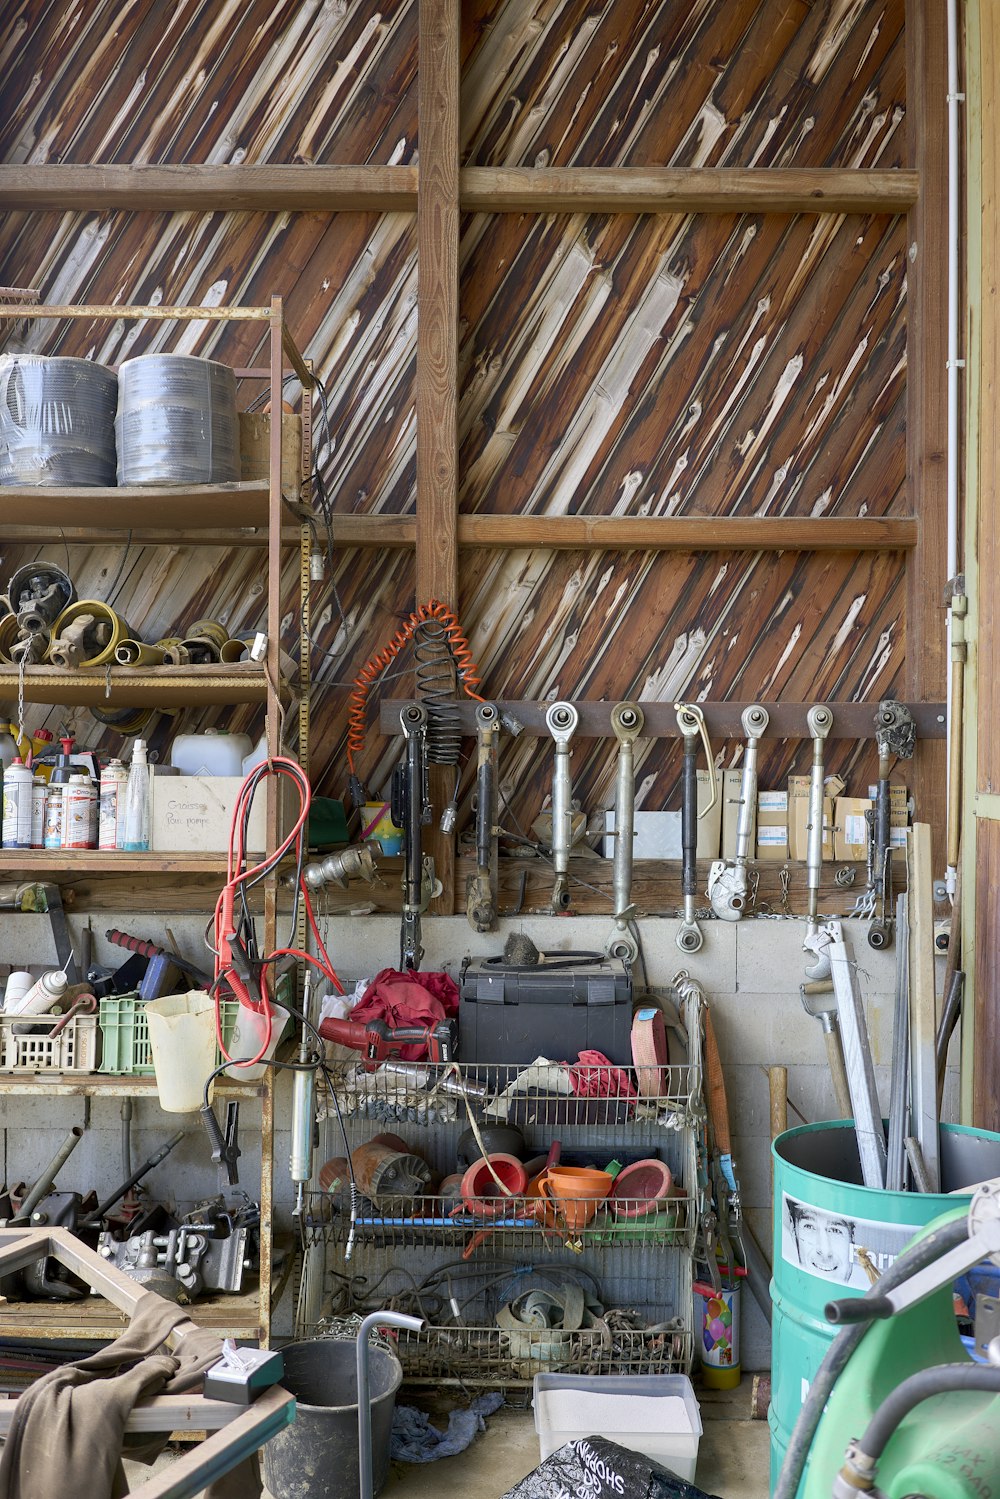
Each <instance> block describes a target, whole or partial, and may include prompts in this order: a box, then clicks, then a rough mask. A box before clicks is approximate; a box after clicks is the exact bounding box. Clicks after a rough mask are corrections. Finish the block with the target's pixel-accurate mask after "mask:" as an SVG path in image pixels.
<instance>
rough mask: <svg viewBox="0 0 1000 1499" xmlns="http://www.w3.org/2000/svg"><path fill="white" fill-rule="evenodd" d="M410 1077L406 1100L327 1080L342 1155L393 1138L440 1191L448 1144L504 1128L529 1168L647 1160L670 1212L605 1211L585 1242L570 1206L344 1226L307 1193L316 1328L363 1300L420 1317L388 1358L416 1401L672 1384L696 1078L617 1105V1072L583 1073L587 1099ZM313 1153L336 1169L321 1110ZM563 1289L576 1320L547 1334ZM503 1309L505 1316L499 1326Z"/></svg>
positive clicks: (486, 1081) (495, 1207) (388, 1084)
mask: <svg viewBox="0 0 1000 1499" xmlns="http://www.w3.org/2000/svg"><path fill="white" fill-rule="evenodd" d="M557 1070H558V1069H557ZM419 1071H420V1074H421V1075H423V1076H425V1077H426V1081H425V1082H423V1081H422V1082H421V1086H419V1087H413V1086H410V1085H408V1083H407V1080H406V1079H405V1078H400V1077H399V1076H395V1075H393V1073H392V1072H391V1071H383V1070H382V1069H376V1070H375V1071H373V1072H368V1071H366V1070H365V1068H364V1066H363V1065H360V1064H354V1063H344V1064H339V1065H338V1066H336V1067H335V1068H334V1070H333V1080H334V1084H335V1087H336V1101H337V1103H338V1104H339V1106H340V1111H341V1114H342V1115H343V1117H344V1121H345V1125H346V1128H347V1131H348V1136H349V1139H350V1141H351V1145H352V1149H353V1148H356V1147H357V1146H358V1145H361V1144H363V1143H365V1142H366V1141H368V1140H370V1139H371V1138H372V1137H373V1136H374V1135H376V1134H379V1133H382V1132H391V1133H393V1134H397V1135H399V1136H400V1137H401V1138H402V1139H403V1140H404V1141H405V1142H406V1144H407V1146H408V1147H409V1148H410V1149H411V1150H413V1151H414V1152H415V1153H418V1154H420V1155H422V1156H423V1157H424V1159H425V1160H426V1161H427V1163H428V1164H429V1165H430V1167H431V1169H432V1171H433V1172H434V1175H435V1177H436V1178H438V1179H440V1177H442V1176H444V1175H447V1174H448V1173H450V1172H453V1171H454V1170H455V1169H456V1168H455V1151H456V1143H457V1141H458V1138H459V1136H460V1135H461V1134H462V1133H463V1132H464V1131H465V1130H467V1129H468V1128H469V1125H470V1119H472V1118H474V1119H475V1121H476V1123H477V1125H478V1126H479V1127H480V1129H482V1128H483V1127H486V1126H488V1125H490V1124H497V1123H510V1124H516V1125H517V1126H518V1127H519V1128H520V1129H521V1131H522V1133H523V1134H524V1137H525V1140H526V1142H527V1145H528V1148H529V1152H530V1154H532V1155H534V1154H537V1155H544V1154H545V1153H546V1151H547V1150H548V1147H549V1145H550V1144H551V1142H552V1141H553V1140H556V1139H557V1140H559V1142H560V1145H561V1149H562V1156H563V1158H564V1160H567V1161H572V1162H573V1163H574V1164H579V1165H583V1164H594V1165H598V1166H604V1165H607V1164H608V1163H610V1162H611V1161H612V1160H618V1161H621V1162H623V1163H628V1162H631V1161H635V1160H637V1159H641V1158H644V1157H649V1156H653V1155H655V1156H657V1157H658V1158H659V1159H660V1160H662V1161H664V1162H666V1164H667V1165H668V1166H669V1167H670V1170H671V1174H672V1176H673V1183H674V1184H673V1187H672V1189H671V1195H670V1196H669V1197H667V1198H665V1199H664V1200H663V1201H662V1203H658V1204H655V1205H654V1207H653V1209H652V1210H650V1204H649V1202H648V1201H647V1200H645V1199H640V1198H629V1197H623V1198H621V1199H620V1200H617V1201H616V1202H615V1203H614V1204H613V1205H611V1206H603V1207H600V1208H598V1210H597V1211H596V1212H595V1213H594V1215H593V1216H592V1217H590V1218H589V1221H587V1222H586V1223H585V1224H576V1222H575V1209H574V1205H573V1204H571V1203H567V1204H565V1205H564V1210H560V1208H559V1207H558V1206H556V1207H553V1206H552V1204H550V1203H547V1202H545V1201H544V1199H542V1198H540V1197H538V1196H528V1197H524V1196H514V1197H510V1198H507V1199H503V1198H501V1197H496V1198H494V1199H492V1200H491V1201H490V1202H489V1203H488V1204H487V1205H486V1207H485V1209H484V1210H483V1211H478V1210H477V1211H469V1209H468V1206H467V1205H466V1204H463V1202H462V1199H461V1198H460V1197H459V1198H456V1197H455V1196H454V1195H452V1196H442V1195H440V1193H433V1194H432V1195H429V1196H424V1197H420V1198H416V1199H414V1198H408V1199H407V1198H402V1197H397V1198H391V1197H390V1198H385V1197H380V1198H376V1199H370V1198H366V1197H364V1196H363V1195H359V1199H358V1202H357V1208H356V1214H355V1218H354V1222H353V1225H352V1221H351V1212H350V1196H349V1193H348V1192H347V1191H346V1189H344V1188H341V1189H339V1190H338V1189H334V1190H332V1191H328V1192H313V1193H311V1194H310V1195H309V1199H308V1203H307V1212H306V1215H305V1217H304V1220H303V1233H304V1236H305V1243H306V1249H307V1254H308V1255H311V1256H313V1257H314V1259H323V1258H325V1266H326V1286H325V1292H326V1294H325V1296H324V1300H323V1305H322V1308H321V1310H322V1312H323V1313H324V1314H327V1315H333V1316H339V1315H343V1314H345V1313H348V1312H352V1311H354V1310H361V1309H366V1308H367V1303H368V1301H369V1300H371V1301H372V1302H373V1303H374V1302H378V1303H379V1304H380V1305H381V1304H384V1305H393V1306H396V1307H397V1308H398V1309H401V1310H402V1309H406V1310H413V1311H416V1312H417V1313H418V1314H420V1315H423V1316H424V1317H425V1318H426V1319H427V1321H428V1324H429V1326H428V1328H427V1329H426V1330H425V1331H424V1332H422V1333H418V1334H401V1335H400V1339H399V1345H398V1346H399V1356H400V1358H401V1360H402V1363H403V1367H404V1370H405V1373H406V1378H407V1379H408V1380H410V1381H413V1382H419V1383H428V1384H440V1383H446V1382H460V1383H462V1384H465V1385H468V1384H475V1385H495V1386H514V1385H525V1384H530V1383H531V1381H532V1379H533V1378H534V1375H535V1374H536V1373H539V1372H543V1371H548V1372H555V1371H558V1370H564V1371H566V1370H574V1371H576V1372H589V1373H602V1374H638V1373H670V1372H680V1371H686V1370H688V1369H689V1368H690V1365H691V1360H692V1356H693V1341H692V1291H691V1286H692V1264H693V1257H694V1251H695V1240H696V1232H697V1227H698V1217H699V1210H700V1189H699V1180H698V1165H697V1150H696V1134H697V1130H698V1126H699V1122H700V1120H701V1118H702V1103H701V1080H700V1079H701V1071H700V1060H699V1059H697V1058H696V1059H695V1063H694V1065H693V1066H691V1065H688V1064H684V1065H677V1064H675V1065H672V1066H669V1067H663V1068H644V1069H641V1070H640V1072H639V1073H638V1074H636V1073H635V1072H634V1070H633V1071H630V1073H629V1076H630V1078H631V1079H632V1080H633V1081H632V1088H633V1093H632V1096H626V1095H625V1094H623V1093H622V1092H620V1091H616V1090H617V1089H619V1088H620V1077H621V1074H620V1072H619V1071H618V1069H614V1070H611V1069H594V1070H593V1075H592V1078H591V1086H592V1087H593V1088H594V1090H595V1091H594V1092H593V1094H590V1095H588V1096H583V1095H579V1094H574V1093H572V1092H570V1091H565V1092H564V1091H561V1089H560V1088H558V1087H555V1088H554V1087H553V1085H552V1077H551V1075H550V1076H549V1077H547V1078H546V1079H545V1080H544V1082H543V1083H542V1084H541V1085H539V1084H538V1083H537V1082H536V1083H534V1084H533V1083H532V1078H531V1073H530V1072H529V1071H526V1069H525V1068H523V1067H514V1066H490V1067H479V1068H477V1067H468V1068H463V1069H462V1070H461V1072H455V1070H454V1069H453V1068H451V1069H450V1068H446V1067H443V1066H438V1067H435V1066H431V1065H425V1064H423V1063H421V1064H419ZM605 1073H606V1076H605V1075H604V1074H605ZM565 1077H566V1078H567V1080H568V1078H569V1073H568V1071H567V1072H566V1073H565ZM459 1078H460V1079H462V1080H463V1082H464V1086H463V1085H461V1084H459V1083H458V1081H457V1079H459ZM449 1079H451V1080H452V1081H451V1082H450V1083H449ZM636 1082H637V1083H638V1088H636V1086H635V1084H636ZM473 1085H474V1086H473ZM566 1087H567V1089H569V1087H570V1084H569V1082H568V1081H567V1083H566ZM449 1089H450V1090H449ZM325 1143H326V1147H327V1149H328V1151H329V1153H330V1155H331V1156H334V1157H336V1156H339V1155H341V1154H342V1152H343V1149H344V1144H343V1138H342V1136H341V1133H340V1129H339V1125H338V1124H337V1122H336V1111H335V1109H334V1107H333V1104H332V1101H331V1103H330V1104H329V1105H328V1109H327V1126H326V1137H325ZM348 1249H350V1257H349V1258H348ZM571 1287H580V1288H581V1289H582V1291H583V1304H582V1315H581V1316H579V1317H574V1319H573V1320H574V1325H573V1326H570V1327H566V1328H564V1327H562V1326H560V1325H558V1323H556V1325H549V1326H547V1325H546V1314H545V1312H544V1309H543V1308H544V1305H545V1303H546V1298H548V1297H550V1296H551V1293H553V1292H555V1293H556V1295H559V1294H564V1293H565V1290H566V1289H567V1288H571ZM533 1291H536V1292H538V1293H539V1295H538V1296H537V1297H536V1299H535V1301H534V1302H533V1303H532V1302H531V1301H530V1296H531V1293H532V1292H533ZM549 1305H550V1306H551V1305H552V1303H551V1301H550V1302H549ZM511 1307H514V1308H518V1307H520V1312H519V1313H518V1314H517V1315H516V1316H515V1319H514V1320H513V1321H512V1318H511V1316H510V1315H509V1314H508V1312H506V1311H505V1308H511ZM316 1325H317V1324H315V1323H314V1324H312V1326H311V1327H310V1326H306V1327H300V1329H299V1331H300V1334H301V1333H302V1332H306V1331H309V1330H314V1329H315V1326H316ZM318 1325H320V1326H321V1325H322V1321H320V1322H319V1324H318Z"/></svg>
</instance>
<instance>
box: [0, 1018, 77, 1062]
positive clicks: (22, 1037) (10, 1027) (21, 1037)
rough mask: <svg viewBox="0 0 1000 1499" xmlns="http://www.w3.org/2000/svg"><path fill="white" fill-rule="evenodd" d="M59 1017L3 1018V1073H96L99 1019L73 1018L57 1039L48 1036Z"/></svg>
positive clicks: (0, 1046) (0, 1044)
mask: <svg viewBox="0 0 1000 1499" xmlns="http://www.w3.org/2000/svg"><path fill="white" fill-rule="evenodd" d="M58 1018H59V1017H58V1016H57V1015H10V1016H7V1017H0V1057H2V1058H3V1061H2V1064H0V1070H2V1071H4V1072H94V1071H96V1069H97V1037H98V1029H97V1016H96V1015H74V1016H72V1018H71V1019H70V1022H69V1024H68V1025H67V1026H66V1028H65V1030H62V1031H60V1032H59V1035H58V1036H52V1035H50V1034H49V1032H50V1031H51V1030H52V1027H53V1026H54V1025H55V1024H56V1021H57V1020H58ZM15 1027H16V1028H17V1029H16V1030H15Z"/></svg>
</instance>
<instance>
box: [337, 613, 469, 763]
mask: <svg viewBox="0 0 1000 1499" xmlns="http://www.w3.org/2000/svg"><path fill="white" fill-rule="evenodd" d="M428 622H434V623H435V624H436V625H437V627H438V629H439V630H440V631H441V634H442V635H443V636H444V637H445V638H446V642H447V647H448V652H449V654H450V655H451V657H452V658H453V660H454V664H455V670H456V672H457V675H458V678H459V680H460V681H461V683H462V691H463V692H464V693H465V695H466V697H471V698H472V699H474V701H475V702H477V703H481V702H482V701H483V699H482V698H481V697H480V696H479V694H478V692H476V691H475V689H476V688H477V687H478V686H479V672H478V669H477V667H476V663H475V661H474V660H473V658H472V651H471V650H470V648H469V642H468V641H467V640H466V638H465V635H464V633H463V631H462V626H461V625H460V624H459V622H458V619H457V618H456V616H455V614H454V612H453V611H452V610H451V609H449V608H448V606H447V604H442V603H441V602H440V600H438V599H431V601H430V603H427V604H421V605H420V607H419V609H415V610H414V611H413V613H412V614H411V615H410V617H409V619H407V620H406V621H405V622H404V624H403V626H402V628H401V629H400V630H398V631H397V633H396V634H395V636H394V637H393V638H392V640H390V642H389V644H388V645H387V646H386V647H385V649H384V650H381V651H379V652H378V653H377V654H376V655H374V656H373V657H372V658H371V660H370V661H369V662H367V663H366V665H365V666H363V667H362V669H361V670H360V671H359V672H358V675H357V676H356V677H355V679H354V687H353V689H352V691H351V696H350V704H349V707H348V712H347V764H348V767H349V769H350V772H351V774H352V775H353V774H354V757H355V755H358V754H360V753H361V751H362V750H363V749H364V747H365V709H366V706H367V703H368V693H369V691H370V690H371V687H372V686H373V684H374V683H375V682H376V681H377V680H378V678H379V677H380V676H381V675H382V673H383V671H385V669H386V667H387V666H388V665H390V663H391V662H393V661H394V660H395V659H396V657H397V656H398V655H399V653H400V651H401V650H402V649H403V647H404V646H405V645H406V643H407V641H408V640H410V639H411V638H412V637H413V635H414V634H415V632H416V631H417V629H418V628H419V627H420V626H421V625H424V624H426V623H428ZM428 716H430V715H428ZM431 758H433V756H432V757H431ZM435 763H441V762H435ZM444 763H451V764H454V763H455V762H454V761H451V762H444Z"/></svg>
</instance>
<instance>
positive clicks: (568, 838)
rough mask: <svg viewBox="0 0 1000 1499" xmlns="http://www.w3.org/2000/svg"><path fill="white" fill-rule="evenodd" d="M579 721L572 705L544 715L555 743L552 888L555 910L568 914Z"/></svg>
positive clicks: (554, 706) (552, 707)
mask: <svg viewBox="0 0 1000 1499" xmlns="http://www.w3.org/2000/svg"><path fill="white" fill-rule="evenodd" d="M579 722H580V715H579V713H578V712H577V711H576V709H575V708H574V707H573V704H572V703H552V704H551V705H550V706H549V708H548V710H547V712H546V714H545V726H546V728H547V729H548V731H549V733H550V734H551V735H552V738H553V739H554V740H555V746H556V748H555V760H554V762H553V766H552V867H553V869H554V870H555V875H556V877H555V881H554V883H553V886H552V909H553V911H565V910H566V908H567V907H568V905H569V901H570V894H569V853H570V849H571V848H572V846H573V782H572V778H571V776H570V768H569V761H570V753H571V751H570V741H571V740H572V738H573V735H574V733H575V732H576V728H577V725H578V724H579Z"/></svg>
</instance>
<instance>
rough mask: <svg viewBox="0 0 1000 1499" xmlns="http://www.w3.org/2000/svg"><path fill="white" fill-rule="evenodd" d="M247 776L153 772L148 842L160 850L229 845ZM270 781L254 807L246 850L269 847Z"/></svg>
mask: <svg viewBox="0 0 1000 1499" xmlns="http://www.w3.org/2000/svg"><path fill="white" fill-rule="evenodd" d="M242 785H243V777H242V776H151V777H150V815H149V846H150V848H151V849H153V850H155V851H156V852H157V853H163V854H168V853H186V854H215V853H222V852H224V851H225V850H226V849H227V848H228V847H229V829H230V824H231V823H232V819H233V809H234V807H235V806H236V798H237V797H238V796H239V792H240V787H241V786H242ZM266 807H267V790H266V786H263V785H262V786H260V787H259V789H258V791H257V794H256V795H255V796H254V799H253V806H252V807H251V809H250V823H249V826H248V828H247V844H246V851H247V853H250V854H262V853H263V852H264V847H265V809H266Z"/></svg>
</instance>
